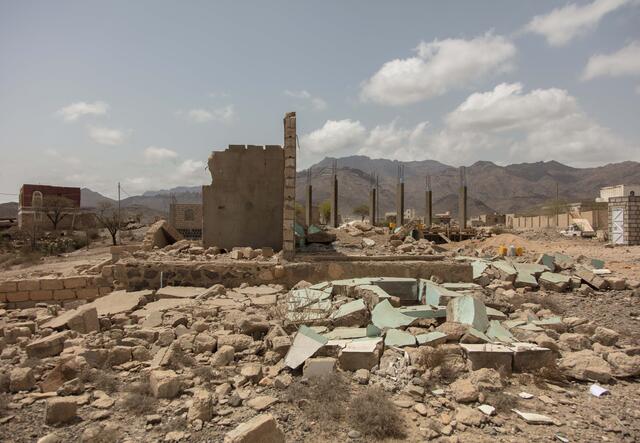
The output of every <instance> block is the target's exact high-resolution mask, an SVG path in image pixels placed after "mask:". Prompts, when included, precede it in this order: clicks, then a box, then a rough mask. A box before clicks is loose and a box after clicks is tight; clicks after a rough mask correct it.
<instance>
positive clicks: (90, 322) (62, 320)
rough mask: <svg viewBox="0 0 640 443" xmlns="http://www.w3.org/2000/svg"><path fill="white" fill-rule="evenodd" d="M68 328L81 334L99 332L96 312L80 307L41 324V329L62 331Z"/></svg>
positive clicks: (95, 310) (89, 308) (90, 308)
mask: <svg viewBox="0 0 640 443" xmlns="http://www.w3.org/2000/svg"><path fill="white" fill-rule="evenodd" d="M65 327H66V328H69V329H71V330H72V331H77V332H79V333H81V334H87V333H89V332H94V331H99V330H100V322H99V321H98V310H97V309H96V308H95V307H93V306H87V305H85V306H81V307H80V308H78V309H73V310H70V311H67V312H65V313H63V314H61V315H59V316H57V317H55V318H53V319H51V320H49V321H48V322H46V323H44V324H42V326H41V328H43V329H44V328H51V329H56V330H60V329H64V328H65Z"/></svg>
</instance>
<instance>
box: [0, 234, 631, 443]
mask: <svg viewBox="0 0 640 443" xmlns="http://www.w3.org/2000/svg"><path fill="white" fill-rule="evenodd" d="M178 243H179V242H177V243H175V244H178ZM175 244H174V245H175ZM560 259H562V257H560ZM544 260H545V261H546V260H547V259H546V258H545V259H544ZM555 260H556V261H557V260H558V257H557V256H556V257H555ZM560 261H562V260H560ZM477 263H480V264H487V267H486V268H485V269H483V270H482V272H480V273H479V274H478V276H479V277H482V276H485V277H488V276H490V275H497V274H493V273H494V272H499V270H500V264H501V262H499V261H487V263H485V262H484V261H480V260H475V261H474V269H475V268H476V267H477V266H479V265H478V264H477ZM502 263H504V264H507V262H506V261H502ZM496 264H498V266H497V267H495V265H496ZM512 266H514V265H512ZM542 266H548V265H547V264H543V265H540V264H535V266H534V265H529V267H528V268H526V269H534V270H532V271H531V273H532V274H535V272H534V271H535V270H537V269H539V267H542ZM566 269H567V270H568V269H569V268H568V267H567V268H566ZM571 269H572V272H575V271H576V268H574V267H572V268H571ZM554 270H555V269H554ZM544 272H550V271H546V270H545V271H544ZM544 272H540V276H542V275H544ZM578 272H581V271H578ZM561 275H564V274H561ZM573 275H575V274H573ZM540 276H538V277H537V278H538V281H539V279H540ZM516 277H517V275H516ZM499 278H500V280H499V281H504V282H506V281H507V280H506V279H504V280H503V279H502V276H500V277H499ZM569 278H574V277H569ZM495 280H496V279H492V280H490V281H489V282H488V283H487V284H486V285H484V286H483V285H481V284H478V283H443V282H437V281H433V280H427V279H415V278H389V277H370V278H358V279H344V280H333V281H327V282H322V283H317V284H310V283H307V282H304V281H302V282H299V283H298V284H297V285H296V286H295V287H294V288H292V289H291V290H289V291H287V288H285V287H283V286H280V285H273V284H272V285H263V286H248V285H246V284H244V285H241V286H239V287H236V288H225V287H224V286H222V285H215V286H212V287H210V288H199V287H171V286H169V287H164V288H160V289H158V290H142V291H137V292H125V291H116V292H112V293H110V294H108V295H105V296H103V297H100V298H97V299H96V300H94V301H92V302H90V303H86V302H85V301H82V300H78V301H74V302H73V303H69V304H68V305H67V306H66V307H65V309H62V308H60V307H59V306H57V305H45V304H37V305H36V306H35V307H33V308H25V309H16V310H4V309H0V331H1V338H0V349H1V353H0V395H4V396H6V398H7V399H8V400H7V412H6V413H5V414H4V415H2V412H1V411H0V424H2V427H4V429H9V428H10V427H11V426H20V427H23V428H28V429H30V431H29V432H30V435H31V436H32V437H34V438H36V437H37V438H40V437H42V438H43V440H42V441H43V442H44V441H48V442H51V441H69V439H71V438H77V436H78V435H79V436H80V441H82V442H103V441H127V442H133V441H189V440H198V441H199V440H200V439H209V440H213V441H223V440H224V441H225V442H227V443H229V442H254V441H270V442H283V441H285V439H286V441H303V440H305V439H307V438H308V437H309V436H310V435H312V434H307V433H309V432H311V433H313V432H314V431H313V430H312V429H313V428H312V427H310V425H309V424H308V423H305V422H304V419H303V418H301V416H300V415H299V413H298V412H299V411H300V409H299V408H301V407H303V406H304V405H305V404H308V403H309V401H310V400H309V399H304V398H298V399H295V398H294V400H293V401H292V400H291V396H292V393H291V392H296V391H291V392H290V390H291V389H293V387H294V386H295V385H296V384H299V383H303V384H304V383H306V381H307V380H310V379H316V378H318V379H321V380H324V379H325V378H323V377H329V376H337V375H340V374H341V375H342V376H343V377H345V378H346V379H347V380H348V381H349V384H348V385H347V388H346V389H349V390H350V391H351V392H358V391H359V390H362V389H370V388H369V387H380V388H382V389H383V390H384V392H385V393H386V394H387V395H388V397H389V398H390V399H392V400H393V404H394V405H395V406H394V407H396V408H398V409H399V410H400V411H402V414H403V416H404V417H412V418H411V420H408V422H405V424H404V427H405V428H406V429H407V439H408V440H410V441H415V440H417V439H420V440H423V439H426V440H429V439H438V438H447V437H449V436H451V437H454V436H456V435H458V434H460V435H462V433H469V432H470V433H471V434H470V435H475V434H477V433H478V432H479V430H482V433H486V434H487V435H488V436H495V435H497V434H508V435H511V434H513V435H516V437H515V438H516V439H517V438H522V437H523V434H522V432H523V429H524V428H523V426H528V425H529V424H534V423H538V424H546V425H548V426H550V427H552V428H557V429H562V430H563V432H566V431H567V429H573V428H571V427H569V428H567V426H568V423H567V421H566V418H565V419H564V420H560V419H559V418H557V417H556V416H554V414H553V413H552V412H553V410H555V409H553V408H555V406H554V405H556V404H557V400H554V399H552V398H551V397H550V396H549V395H550V394H549V393H547V394H544V393H540V392H538V391H533V392H534V393H533V394H532V393H529V392H521V393H520V394H518V395H516V396H515V397H517V398H512V397H514V394H512V393H506V392H505V391H507V390H511V391H513V390H514V389H516V390H517V389H519V379H518V376H519V375H522V374H525V375H526V374H533V376H535V377H542V375H541V374H543V373H551V374H555V377H559V378H560V379H562V380H566V379H570V380H575V381H588V382H597V383H602V384H612V383H614V382H616V381H622V380H626V379H628V378H630V377H636V376H638V375H640V348H638V347H632V346H625V345H623V344H622V342H623V340H622V338H621V336H620V334H618V333H617V332H616V331H614V330H611V329H608V328H604V327H601V326H599V325H598V324H597V319H594V320H591V319H587V318H578V317H566V318H562V317H560V316H559V315H557V314H555V313H554V312H552V311H551V310H549V309H545V308H543V307H542V306H541V305H540V304H537V303H534V302H527V296H528V295H529V294H531V293H532V292H531V290H532V288H531V287H529V286H525V287H517V288H514V287H513V286H514V285H513V283H515V280H514V281H512V282H510V283H511V284H512V287H510V288H509V289H505V288H503V287H500V286H499V285H495V284H494V281H495ZM627 283H628V282H627ZM492 285H493V286H495V289H494V288H493V286H492ZM540 286H542V285H540ZM545 288H546V287H545V286H542V289H541V290H540V291H548V290H549V289H545ZM545 371H546V372H545ZM554 380H555V381H554V383H556V384H553V385H551V384H549V383H548V382H549V381H553V380H551V379H549V380H547V384H548V385H549V386H553V389H554V391H553V392H554V393H555V394H553V395H554V396H555V395H557V396H564V395H566V396H567V397H566V398H567V399H571V396H575V395H576V394H574V393H573V391H571V390H567V386H568V385H566V384H564V385H563V386H564V387H561V386H558V385H557V383H558V382H559V381H558V379H554ZM596 386H599V385H596ZM577 389H582V388H581V387H580V385H577ZM527 390H528V391H531V390H532V386H528V387H527ZM598 392H600V391H598ZM3 393H4V394H3ZM504 396H507V397H508V398H509V400H508V401H507V400H505V399H504V398H503V397H504ZM531 399H533V400H531ZM536 399H539V401H541V402H542V403H537V401H538V400H536ZM560 399H561V400H562V401H565V400H564V399H565V397H560ZM305 402H306V403H305ZM548 402H551V403H548ZM506 403H508V404H513V405H512V406H510V407H505V404H506ZM550 408H551V409H550ZM638 418H640V417H638ZM412 422H413V423H412ZM513 423H517V426H515V427H514V426H513ZM332 429H333V432H337V433H338V434H337V436H336V438H339V439H340V440H342V441H346V440H355V441H368V437H367V436H366V435H363V434H362V433H361V432H358V431H355V430H353V429H351V428H348V427H346V428H345V425H344V424H335V425H334V426H333V428H332ZM615 429H616V431H615V432H621V433H622V435H627V436H629V437H630V438H631V439H632V438H633V436H638V435H640V434H638V432H640V429H637V426H635V425H634V426H631V427H629V426H627V427H626V428H623V430H618V428H615ZM0 432H2V431H0ZM576 432H577V431H576ZM562 435H564V434H562ZM290 436H295V437H290Z"/></svg>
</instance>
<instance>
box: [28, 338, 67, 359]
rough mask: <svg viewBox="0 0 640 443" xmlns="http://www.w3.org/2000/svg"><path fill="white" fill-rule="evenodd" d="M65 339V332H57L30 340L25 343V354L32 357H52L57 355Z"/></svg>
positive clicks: (62, 347)
mask: <svg viewBox="0 0 640 443" xmlns="http://www.w3.org/2000/svg"><path fill="white" fill-rule="evenodd" d="M66 339H67V333H66V332H58V333H56V334H51V335H48V336H46V337H43V338H41V339H39V340H35V341H32V342H31V343H29V344H28V345H27V348H26V349H27V355H28V356H29V357H32V358H44V357H53V356H55V355H59V354H60V353H61V352H62V350H63V349H64V342H65V340H66Z"/></svg>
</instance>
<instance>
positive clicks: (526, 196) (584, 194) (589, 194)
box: [296, 156, 640, 215]
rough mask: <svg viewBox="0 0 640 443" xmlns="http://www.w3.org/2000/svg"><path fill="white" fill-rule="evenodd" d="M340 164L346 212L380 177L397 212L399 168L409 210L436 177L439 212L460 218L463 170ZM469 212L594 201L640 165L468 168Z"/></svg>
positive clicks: (350, 160)
mask: <svg viewBox="0 0 640 443" xmlns="http://www.w3.org/2000/svg"><path fill="white" fill-rule="evenodd" d="M337 160H338V173H337V174H338V181H339V195H340V205H341V206H342V208H343V211H344V212H345V213H347V214H348V213H349V212H350V211H351V210H352V208H354V207H356V206H358V205H361V204H363V203H367V202H368V195H369V189H370V183H371V176H372V175H373V174H377V175H378V180H379V186H380V187H379V189H380V209H381V211H380V212H381V214H382V213H383V212H386V211H394V210H395V195H396V183H397V177H398V167H399V166H404V182H405V208H414V209H415V210H416V211H417V212H418V213H419V214H422V213H423V211H424V207H425V202H424V200H425V197H424V195H425V194H424V189H425V177H426V176H427V175H430V176H431V185H432V189H433V203H434V211H436V212H445V211H450V212H451V213H452V214H453V215H456V214H457V193H458V189H459V186H460V171H459V168H455V167H452V166H448V165H445V164H443V163H440V162H437V161H433V160H425V161H413V162H400V161H395V160H386V159H371V158H369V157H365V156H350V157H344V158H340V159H337ZM333 161H334V159H333V158H325V159H324V160H322V161H321V162H319V163H317V164H315V165H313V166H312V167H311V184H312V185H313V190H314V201H315V202H318V203H320V202H322V201H323V200H326V199H328V198H329V197H330V185H331V165H332V163H333ZM307 175H308V170H304V171H300V172H299V173H298V175H297V181H296V186H297V187H296V195H297V196H298V198H297V199H298V201H299V202H300V203H303V202H304V187H305V185H306V182H307ZM466 181H467V187H468V196H469V201H468V210H469V214H470V215H479V214H484V213H488V212H494V211H495V212H501V213H512V212H525V211H528V210H530V209H531V208H534V207H536V206H540V205H543V204H545V203H547V202H549V201H552V200H554V199H555V198H556V186H557V189H558V194H559V197H560V199H561V200H565V201H569V202H573V201H581V200H594V199H595V198H596V197H597V196H598V194H599V190H600V188H601V187H604V186H611V185H617V184H621V183H625V184H637V183H640V163H638V162H631V161H627V162H622V163H612V164H607V165H604V166H599V167H595V168H574V167H571V166H566V165H563V164H561V163H558V162H556V161H548V162H537V163H520V164H514V165H508V166H499V165H496V164H495V163H492V162H488V161H482V162H476V163H474V164H473V165H471V166H469V167H467V168H466Z"/></svg>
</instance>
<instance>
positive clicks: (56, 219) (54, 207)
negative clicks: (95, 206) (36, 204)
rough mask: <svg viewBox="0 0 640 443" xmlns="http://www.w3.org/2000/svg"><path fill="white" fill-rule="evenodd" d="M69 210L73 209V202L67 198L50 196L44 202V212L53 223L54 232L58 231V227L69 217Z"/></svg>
mask: <svg viewBox="0 0 640 443" xmlns="http://www.w3.org/2000/svg"><path fill="white" fill-rule="evenodd" d="M69 208H73V202H72V201H71V200H69V199H68V198H66V197H62V196H58V195H48V196H46V197H45V198H44V199H43V201H42V212H43V213H44V215H45V216H46V217H47V218H48V219H49V220H50V221H51V224H52V225H53V230H54V231H57V230H58V225H59V224H60V222H61V221H62V220H63V219H64V218H65V217H67V216H69Z"/></svg>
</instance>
